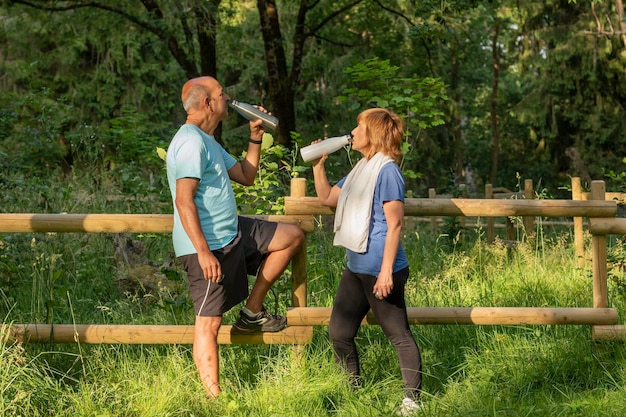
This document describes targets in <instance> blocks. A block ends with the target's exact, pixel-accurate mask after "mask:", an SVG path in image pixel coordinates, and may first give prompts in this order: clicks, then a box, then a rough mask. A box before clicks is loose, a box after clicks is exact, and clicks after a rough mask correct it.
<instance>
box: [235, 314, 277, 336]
mask: <svg viewBox="0 0 626 417" xmlns="http://www.w3.org/2000/svg"><path fill="white" fill-rule="evenodd" d="M285 327H287V318H286V317H285V316H275V315H273V314H270V313H269V311H267V310H266V309H265V308H263V309H262V310H261V311H260V312H259V313H257V314H256V315H255V316H248V315H247V314H246V313H244V312H243V310H242V311H240V312H239V318H238V319H237V321H236V322H235V324H233V327H232V331H234V332H236V333H255V332H279V331H281V330H282V329H284V328H285Z"/></svg>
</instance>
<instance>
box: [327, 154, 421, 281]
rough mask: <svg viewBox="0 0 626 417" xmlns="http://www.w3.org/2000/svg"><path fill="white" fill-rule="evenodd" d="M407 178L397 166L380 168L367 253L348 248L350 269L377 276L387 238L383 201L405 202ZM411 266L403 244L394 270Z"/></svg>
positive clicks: (391, 164)
mask: <svg viewBox="0 0 626 417" xmlns="http://www.w3.org/2000/svg"><path fill="white" fill-rule="evenodd" d="M345 180H346V177H344V178H342V179H341V180H340V181H339V182H338V183H337V186H338V187H339V188H341V187H343V184H344V182H345ZM404 189H405V185H404V177H403V176H402V172H401V171H400V168H399V167H398V165H396V164H394V163H389V164H386V165H385V166H384V167H383V168H382V169H381V171H380V174H379V175H378V179H377V181H376V188H375V189H374V198H373V201H372V215H371V218H370V230H369V237H368V242H367V250H366V251H365V252H364V253H357V252H353V251H351V250H349V249H346V254H347V257H348V265H347V266H348V269H350V271H352V272H354V273H357V274H367V275H373V276H377V275H378V273H379V272H380V267H381V265H382V261H383V252H384V248H385V239H386V238H387V219H386V218H385V212H384V211H383V202H385V201H394V200H399V201H402V202H403V203H404ZM408 266H409V262H408V259H407V257H406V253H405V252H404V248H403V247H402V243H400V245H399V247H398V253H397V255H396V260H395V262H394V265H393V272H397V271H399V270H401V269H404V268H406V267H408Z"/></svg>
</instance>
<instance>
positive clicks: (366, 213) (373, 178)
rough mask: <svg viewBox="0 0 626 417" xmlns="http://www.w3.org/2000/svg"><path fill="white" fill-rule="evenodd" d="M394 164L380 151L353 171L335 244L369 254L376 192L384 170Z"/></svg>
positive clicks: (337, 220)
mask: <svg viewBox="0 0 626 417" xmlns="http://www.w3.org/2000/svg"><path fill="white" fill-rule="evenodd" d="M390 162H393V159H392V158H391V157H389V156H387V155H385V154H382V153H380V152H378V153H377V154H376V155H374V156H373V157H372V158H371V159H369V160H368V159H367V158H362V159H361V160H360V161H359V162H357V164H356V165H355V166H354V168H353V169H352V171H350V173H349V174H348V177H347V178H346V181H345V182H344V184H343V187H341V193H340V194H339V200H337V209H336V211H335V227H334V230H335V239H334V240H333V245H335V246H343V247H344V248H346V249H350V250H351V251H353V252H357V253H364V252H365V251H367V240H368V238H369V229H370V218H371V215H372V200H373V198H374V189H375V188H376V182H377V181H378V174H380V170H381V169H382V167H383V166H385V165H386V164H388V163H390Z"/></svg>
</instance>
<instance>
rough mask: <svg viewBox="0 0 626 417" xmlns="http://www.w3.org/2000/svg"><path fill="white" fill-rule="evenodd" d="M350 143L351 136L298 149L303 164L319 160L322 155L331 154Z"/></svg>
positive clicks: (339, 137) (331, 139)
mask: <svg viewBox="0 0 626 417" xmlns="http://www.w3.org/2000/svg"><path fill="white" fill-rule="evenodd" d="M350 143H352V135H350V134H348V135H343V136H336V137H334V138H328V139H324V140H323V141H321V142H318V143H314V144H312V145H309V146H305V147H304V148H301V149H300V155H302V159H303V160H304V162H309V161H312V160H314V159H317V158H320V157H321V156H322V155H323V154H331V153H333V152H335V151H337V150H339V149H341V148H343V147H344V146H346V145H348V144H350Z"/></svg>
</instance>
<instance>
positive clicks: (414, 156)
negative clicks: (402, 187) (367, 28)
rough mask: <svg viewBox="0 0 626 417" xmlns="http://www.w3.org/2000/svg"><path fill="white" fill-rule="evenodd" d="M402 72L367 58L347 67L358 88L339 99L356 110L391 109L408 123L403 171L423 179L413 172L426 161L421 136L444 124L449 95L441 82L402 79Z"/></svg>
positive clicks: (409, 176)
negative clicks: (426, 131) (399, 73)
mask: <svg viewBox="0 0 626 417" xmlns="http://www.w3.org/2000/svg"><path fill="white" fill-rule="evenodd" d="M398 69H399V68H398V67H396V66H393V65H391V64H390V62H389V60H381V59H379V58H371V59H367V60H365V61H364V62H363V63H358V64H355V65H354V66H352V67H350V68H347V69H346V70H345V72H346V74H348V75H349V76H350V78H351V81H352V84H354V85H356V87H351V88H346V89H344V91H343V94H344V95H342V96H339V97H337V100H338V101H339V102H346V101H348V102H349V104H350V107H351V109H352V110H355V109H362V108H367V107H371V106H373V107H384V108H389V109H390V110H392V111H394V112H395V113H396V114H398V115H400V116H401V117H403V118H404V120H405V121H408V124H407V126H406V134H405V141H404V143H403V144H402V152H403V154H404V155H403V161H402V163H401V168H402V170H403V174H404V175H405V177H406V178H411V179H415V178H419V177H420V176H421V174H420V173H418V172H416V171H415V170H414V169H413V167H416V166H419V161H420V160H421V159H422V158H423V157H422V155H420V154H421V153H422V152H423V150H422V149H419V146H418V145H417V144H418V143H420V134H421V133H422V131H423V130H424V129H428V128H432V127H435V126H439V125H442V124H443V123H444V113H443V111H442V110H441V108H442V105H443V103H444V102H445V101H446V100H447V96H446V93H445V87H444V85H443V83H442V82H441V80H439V79H436V78H429V77H427V78H406V77H400V76H399V75H398ZM416 147H417V149H415V148H416ZM413 149H415V151H414V152H412V150H413Z"/></svg>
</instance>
